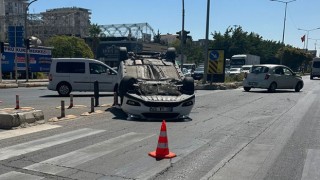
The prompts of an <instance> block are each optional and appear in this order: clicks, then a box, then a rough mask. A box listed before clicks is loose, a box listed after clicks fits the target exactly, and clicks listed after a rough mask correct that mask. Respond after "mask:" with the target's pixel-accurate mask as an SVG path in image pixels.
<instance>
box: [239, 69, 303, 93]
mask: <svg viewBox="0 0 320 180" xmlns="http://www.w3.org/2000/svg"><path fill="white" fill-rule="evenodd" d="M244 77H245V78H244V80H243V89H244V90H245V91H250V89H251V88H262V89H268V91H269V92H275V91H276V89H294V90H295V91H296V92H299V91H300V90H301V89H302V88H303V85H304V84H303V80H302V78H301V76H298V75H296V74H295V73H294V72H293V71H292V70H291V69H290V68H289V67H287V66H283V65H277V64H260V65H254V66H253V67H252V71H251V72H250V73H245V75H244Z"/></svg>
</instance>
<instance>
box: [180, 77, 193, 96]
mask: <svg viewBox="0 0 320 180" xmlns="http://www.w3.org/2000/svg"><path fill="white" fill-rule="evenodd" d="M182 91H183V93H185V94H188V95H192V94H194V80H193V78H192V77H185V78H184V79H183V81H182Z"/></svg>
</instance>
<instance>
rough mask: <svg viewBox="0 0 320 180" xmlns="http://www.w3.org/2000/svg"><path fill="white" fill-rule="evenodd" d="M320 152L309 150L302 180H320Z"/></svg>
mask: <svg viewBox="0 0 320 180" xmlns="http://www.w3.org/2000/svg"><path fill="white" fill-rule="evenodd" d="M319 168H320V150H319V149H308V153H307V157H306V161H305V164H304V168H303V172H302V177H301V180H313V179H315V180H317V179H320V171H319Z"/></svg>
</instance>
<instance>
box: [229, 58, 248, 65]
mask: <svg viewBox="0 0 320 180" xmlns="http://www.w3.org/2000/svg"><path fill="white" fill-rule="evenodd" d="M244 64H245V60H244V59H231V61H230V65H231V66H232V65H244Z"/></svg>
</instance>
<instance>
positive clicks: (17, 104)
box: [15, 95, 20, 109]
mask: <svg viewBox="0 0 320 180" xmlns="http://www.w3.org/2000/svg"><path fill="white" fill-rule="evenodd" d="M19 104H20V103H19V95H16V108H15V109H20V105H19Z"/></svg>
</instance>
